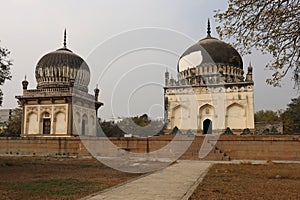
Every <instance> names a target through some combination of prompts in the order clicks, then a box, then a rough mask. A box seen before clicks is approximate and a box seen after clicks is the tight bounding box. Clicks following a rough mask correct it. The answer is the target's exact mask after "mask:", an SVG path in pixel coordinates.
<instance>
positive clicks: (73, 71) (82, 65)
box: [35, 47, 90, 90]
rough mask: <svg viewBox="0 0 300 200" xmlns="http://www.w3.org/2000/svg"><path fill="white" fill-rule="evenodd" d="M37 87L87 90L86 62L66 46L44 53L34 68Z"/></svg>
mask: <svg viewBox="0 0 300 200" xmlns="http://www.w3.org/2000/svg"><path fill="white" fill-rule="evenodd" d="M35 77H36V80H37V83H38V85H37V88H51V87H70V86H72V85H73V84H74V83H75V84H77V85H78V86H79V87H80V88H82V89H84V90H87V86H88V84H89V82H90V70H89V67H88V65H87V63H86V62H85V61H84V60H83V59H82V58H81V57H80V56H78V55H77V54H75V53H73V52H72V51H71V50H69V49H67V48H66V47H64V48H61V49H58V50H56V51H53V52H50V53H48V54H46V55H44V56H43V57H42V58H41V59H40V60H39V61H38V63H37V66H36V69H35Z"/></svg>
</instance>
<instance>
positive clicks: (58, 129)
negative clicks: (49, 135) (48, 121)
mask: <svg viewBox="0 0 300 200" xmlns="http://www.w3.org/2000/svg"><path fill="white" fill-rule="evenodd" d="M54 119H55V120H54V121H55V124H54V125H55V127H54V134H66V133H67V121H66V114H65V113H64V112H61V111H59V112H57V113H55V115H54Z"/></svg>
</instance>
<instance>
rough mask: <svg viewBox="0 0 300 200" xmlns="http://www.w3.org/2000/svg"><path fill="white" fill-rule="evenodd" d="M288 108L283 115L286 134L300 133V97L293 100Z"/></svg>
mask: <svg viewBox="0 0 300 200" xmlns="http://www.w3.org/2000/svg"><path fill="white" fill-rule="evenodd" d="M291 101H292V102H291V103H290V104H288V108H287V109H286V110H285V111H284V112H283V113H282V114H281V118H282V121H283V125H284V131H285V132H286V133H299V132H300V97H298V98H295V99H292V100H291Z"/></svg>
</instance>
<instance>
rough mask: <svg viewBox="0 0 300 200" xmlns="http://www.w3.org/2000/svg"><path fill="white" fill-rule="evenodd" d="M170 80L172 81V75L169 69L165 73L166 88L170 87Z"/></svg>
mask: <svg viewBox="0 0 300 200" xmlns="http://www.w3.org/2000/svg"><path fill="white" fill-rule="evenodd" d="M169 80H170V74H169V72H168V69H166V72H165V86H168V85H169Z"/></svg>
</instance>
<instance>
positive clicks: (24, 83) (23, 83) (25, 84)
mask: <svg viewBox="0 0 300 200" xmlns="http://www.w3.org/2000/svg"><path fill="white" fill-rule="evenodd" d="M28 84H29V83H28V81H27V80H26V75H25V79H24V81H22V86H23V90H27V86H28Z"/></svg>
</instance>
